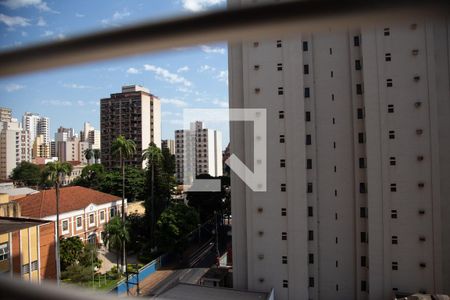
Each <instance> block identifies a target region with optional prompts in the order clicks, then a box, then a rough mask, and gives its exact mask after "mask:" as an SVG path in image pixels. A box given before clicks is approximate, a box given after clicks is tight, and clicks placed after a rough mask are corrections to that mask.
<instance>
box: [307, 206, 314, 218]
mask: <svg viewBox="0 0 450 300" xmlns="http://www.w3.org/2000/svg"><path fill="white" fill-rule="evenodd" d="M313 215H314V214H313V207H312V206H308V217H312V216H313Z"/></svg>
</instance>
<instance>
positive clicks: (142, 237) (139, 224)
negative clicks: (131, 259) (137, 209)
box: [126, 213, 147, 253]
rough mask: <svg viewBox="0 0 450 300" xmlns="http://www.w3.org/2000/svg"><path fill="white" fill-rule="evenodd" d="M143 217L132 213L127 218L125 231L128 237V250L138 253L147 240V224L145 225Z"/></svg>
mask: <svg viewBox="0 0 450 300" xmlns="http://www.w3.org/2000/svg"><path fill="white" fill-rule="evenodd" d="M145 221H146V220H145V217H144V216H141V215H138V214H135V213H132V214H129V215H128V216H127V224H126V225H127V231H128V234H129V236H130V241H131V242H130V243H129V244H130V247H129V249H131V250H133V251H134V252H136V253H138V252H140V251H141V250H142V248H143V246H144V244H145V243H146V241H147V239H146V236H147V232H146V231H147V230H146V229H147V226H146V225H147V224H145Z"/></svg>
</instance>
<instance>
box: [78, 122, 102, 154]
mask: <svg viewBox="0 0 450 300" xmlns="http://www.w3.org/2000/svg"><path fill="white" fill-rule="evenodd" d="M80 140H81V141H82V142H89V144H90V147H91V149H100V130H96V129H95V128H94V126H92V125H91V124H90V123H89V122H84V126H83V130H82V131H81V132H80Z"/></svg>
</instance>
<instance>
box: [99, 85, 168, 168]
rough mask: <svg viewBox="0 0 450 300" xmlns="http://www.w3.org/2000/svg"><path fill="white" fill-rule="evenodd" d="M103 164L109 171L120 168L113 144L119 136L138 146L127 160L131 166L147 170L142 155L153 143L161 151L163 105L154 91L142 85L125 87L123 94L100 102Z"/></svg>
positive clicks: (112, 95)
mask: <svg viewBox="0 0 450 300" xmlns="http://www.w3.org/2000/svg"><path fill="white" fill-rule="evenodd" d="M100 105H101V111H100V131H101V161H102V164H103V165H104V166H105V167H106V168H108V169H111V168H114V167H117V166H119V163H120V162H119V159H118V158H117V157H114V156H113V154H112V149H111V145H112V143H113V141H114V140H115V139H116V138H117V137H118V136H119V135H123V136H124V137H125V138H126V139H131V140H133V141H134V142H135V143H136V150H137V151H136V153H135V154H134V155H133V157H131V158H129V159H126V164H127V165H133V166H139V167H142V168H144V167H145V161H143V160H142V152H143V150H145V149H147V148H148V146H149V144H150V143H152V142H153V143H154V144H155V145H156V146H158V147H159V148H161V103H160V100H159V99H158V98H157V97H156V96H154V95H152V94H151V93H150V91H149V90H148V89H146V88H144V87H142V86H139V85H131V86H123V87H122V92H121V93H116V94H111V97H110V98H105V99H101V101H100Z"/></svg>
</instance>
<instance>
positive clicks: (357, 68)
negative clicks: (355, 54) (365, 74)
mask: <svg viewBox="0 0 450 300" xmlns="http://www.w3.org/2000/svg"><path fill="white" fill-rule="evenodd" d="M355 70H356V71H359V70H361V61H360V60H359V59H357V60H355Z"/></svg>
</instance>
